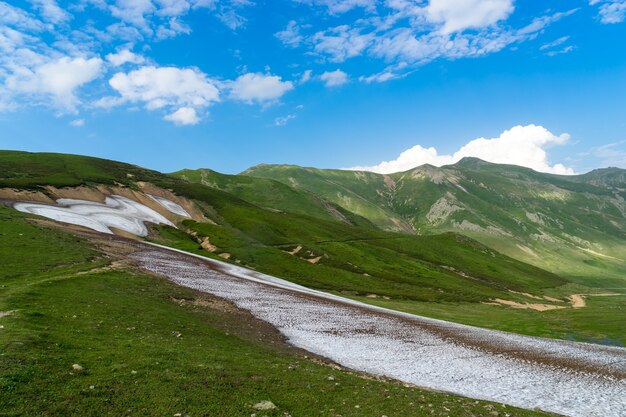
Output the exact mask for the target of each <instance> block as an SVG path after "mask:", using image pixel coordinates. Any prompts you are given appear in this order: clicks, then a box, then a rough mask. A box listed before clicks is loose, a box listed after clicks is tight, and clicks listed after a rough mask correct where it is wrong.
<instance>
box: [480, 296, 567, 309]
mask: <svg viewBox="0 0 626 417" xmlns="http://www.w3.org/2000/svg"><path fill="white" fill-rule="evenodd" d="M484 304H491V305H505V306H509V307H513V308H517V309H522V310H535V311H549V310H560V309H562V308H567V307H565V306H555V305H553V304H539V303H518V302H517V301H511V300H503V299H501V298H496V299H495V300H493V302H490V303H484Z"/></svg>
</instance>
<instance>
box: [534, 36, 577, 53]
mask: <svg viewBox="0 0 626 417" xmlns="http://www.w3.org/2000/svg"><path fill="white" fill-rule="evenodd" d="M569 38H570V37H569V36H562V37H560V38H558V39H556V40H554V41H552V42H548V43H546V44H544V45H541V47H540V48H539V50H540V51H544V52H545V54H546V55H548V56H556V55H563V54H567V53H569V52H572V51H573V50H574V49H575V47H574V46H573V45H563V44H564V43H565V42H567V41H568V40H569Z"/></svg>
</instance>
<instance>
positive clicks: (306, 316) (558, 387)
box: [133, 250, 626, 417]
mask: <svg viewBox="0 0 626 417" xmlns="http://www.w3.org/2000/svg"><path fill="white" fill-rule="evenodd" d="M174 252H176V251H174ZM133 257H134V258H135V259H137V260H138V261H139V262H140V264H141V266H142V267H143V268H145V269H147V270H150V271H152V272H155V273H158V274H161V275H163V276H165V277H167V278H169V279H170V280H171V281H173V282H175V283H177V284H179V285H182V286H186V287H190V288H194V289H197V290H200V291H204V292H207V293H210V294H214V295H216V296H218V297H222V298H225V299H227V300H230V301H232V302H233V303H235V304H236V305H237V306H238V307H240V308H243V309H246V310H249V311H250V312H251V313H252V314H254V315H255V316H256V317H258V318H260V319H262V320H265V321H267V322H269V323H271V324H272V325H274V326H275V327H276V328H277V329H278V330H279V331H281V332H282V333H283V334H284V335H285V336H287V337H288V339H289V341H290V343H292V344H293V345H295V346H298V347H300V348H304V349H306V350H309V351H311V352H314V353H316V354H319V355H322V356H325V357H327V358H330V359H332V360H334V361H336V362H337V363H339V364H341V365H344V366H346V367H349V368H353V369H358V370H361V371H366V372H369V373H372V374H379V375H386V376H388V377H392V378H396V379H399V380H402V381H405V382H408V383H413V384H416V385H420V386H426V387H430V388H434V389H438V390H442V391H448V392H453V393H456V394H460V395H464V396H468V397H473V398H480V399H485V400H491V401H498V402H501V403H506V404H510V405H514V406H519V407H524V408H529V409H532V408H535V407H538V408H540V409H542V410H545V411H551V412H556V413H563V414H566V415H571V416H603V417H605V416H623V415H624V414H625V411H626V395H624V394H625V393H626V380H625V379H623V375H624V373H625V372H626V365H625V364H626V349H623V348H614V347H605V346H598V345H590V344H585V343H574V342H567V341H561V340H551V339H543V338H536V337H528V336H520V335H515V334H510V333H505V332H499V331H493V330H486V329H480V328H476V327H472V326H464V325H460V324H455V323H450V322H445V321H441V320H433V319H428V318H424V317H419V316H414V315H410V314H406V313H400V312H394V311H390V310H385V309H382V308H378V307H373V306H368V305H365V304H361V303H358V302H356V301H352V300H346V299H343V298H341V297H337V296H333V295H330V294H325V293H322V292H319V291H314V290H310V289H307V288H304V287H301V286H299V285H296V284H293V283H290V282H288V281H284V280H281V279H278V278H274V277H270V276H267V275H263V274H259V273H256V272H254V271H249V270H246V269H245V268H240V267H236V266H234V265H229V264H225V263H222V262H219V261H207V260H203V262H198V261H196V260H195V259H193V258H191V257H189V256H181V255H179V254H175V253H172V252H170V253H164V252H163V251H158V250H140V251H139V252H137V253H135V254H134V255H133ZM209 265H213V267H211V266H209ZM215 267H217V269H220V270H221V271H224V272H220V271H217V270H216V269H214V268H215ZM620 375H621V376H620Z"/></svg>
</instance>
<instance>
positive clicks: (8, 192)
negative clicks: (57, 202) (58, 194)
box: [0, 188, 54, 204]
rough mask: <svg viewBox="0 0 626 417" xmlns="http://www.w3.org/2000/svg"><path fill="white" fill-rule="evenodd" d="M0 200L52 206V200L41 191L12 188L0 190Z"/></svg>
mask: <svg viewBox="0 0 626 417" xmlns="http://www.w3.org/2000/svg"><path fill="white" fill-rule="evenodd" d="M0 199H2V200H12V201H32V202H37V203H46V204H54V200H53V199H52V198H50V197H48V196H47V195H45V194H44V193H42V192H41V191H30V190H14V189H13V188H0Z"/></svg>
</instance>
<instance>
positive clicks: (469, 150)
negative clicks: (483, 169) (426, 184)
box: [350, 125, 574, 175]
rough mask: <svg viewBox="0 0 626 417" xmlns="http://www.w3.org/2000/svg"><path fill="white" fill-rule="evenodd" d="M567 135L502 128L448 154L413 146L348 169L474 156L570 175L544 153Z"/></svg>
mask: <svg viewBox="0 0 626 417" xmlns="http://www.w3.org/2000/svg"><path fill="white" fill-rule="evenodd" d="M569 137H570V136H569V135H568V134H567V133H563V134H561V135H555V134H554V133H552V132H550V131H549V130H548V129H546V128H545V127H543V126H537V125H527V126H515V127H513V128H511V129H509V130H505V131H504V132H502V133H501V134H500V136H498V137H497V138H489V139H487V138H478V139H474V140H472V141H470V142H468V143H467V144H465V145H463V146H462V147H461V148H460V149H459V150H458V151H456V152H455V153H453V154H451V155H446V154H442V155H440V154H439V152H438V151H437V149H436V148H434V147H430V148H424V147H423V146H421V145H415V146H414V147H412V148H410V149H407V150H406V151H404V152H402V153H401V154H400V155H399V156H398V158H396V159H394V160H391V161H384V162H381V163H380V164H378V165H374V166H358V167H353V168H350V169H351V170H362V171H372V172H378V173H382V174H389V173H393V172H401V171H406V170H409V169H412V168H415V167H417V166H420V165H423V164H431V165H435V166H442V165H449V164H454V163H456V162H458V161H460V160H461V159H462V158H464V157H476V158H480V159H482V160H485V161H488V162H493V163H498V164H512V165H520V166H524V167H528V168H532V169H534V170H536V171H540V172H548V173H553V174H562V175H571V174H574V171H573V170H572V169H571V168H568V167H566V166H564V165H562V164H553V165H552V164H550V162H549V160H548V154H547V152H546V148H548V147H550V146H554V145H563V144H565V143H566V142H567V141H568V140H569Z"/></svg>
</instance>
